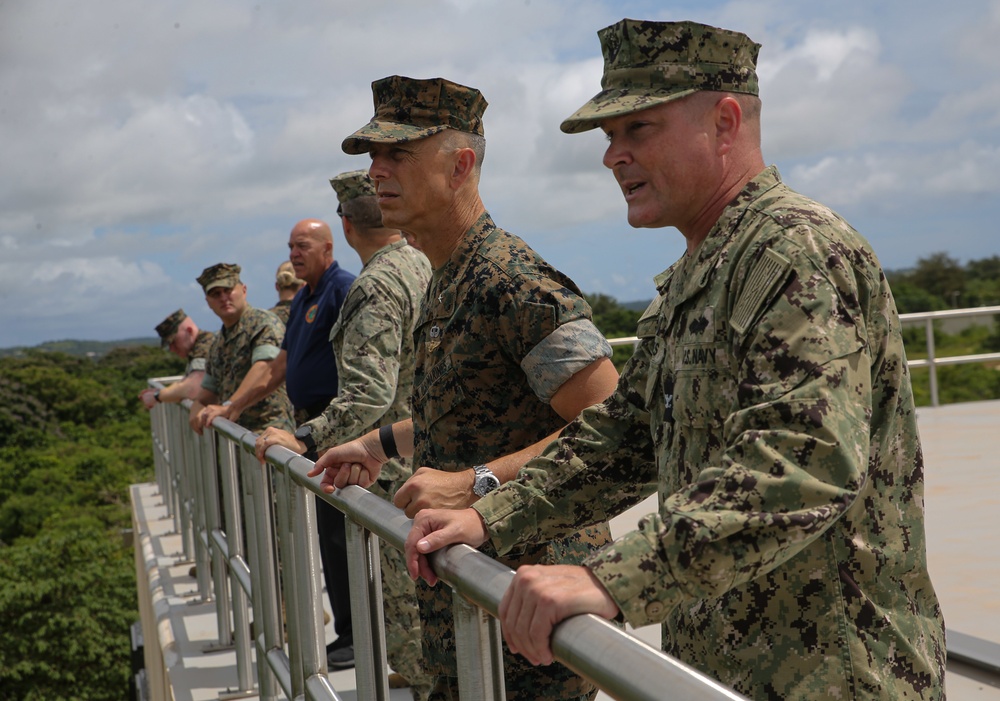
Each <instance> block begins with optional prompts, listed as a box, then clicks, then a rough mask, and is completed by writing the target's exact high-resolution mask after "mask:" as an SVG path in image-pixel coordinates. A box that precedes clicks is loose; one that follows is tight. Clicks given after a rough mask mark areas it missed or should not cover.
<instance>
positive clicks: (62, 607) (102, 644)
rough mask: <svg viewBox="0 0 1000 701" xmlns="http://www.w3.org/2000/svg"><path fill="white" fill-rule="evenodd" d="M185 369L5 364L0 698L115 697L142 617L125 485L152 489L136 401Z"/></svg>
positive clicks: (132, 363) (158, 360) (55, 358)
mask: <svg viewBox="0 0 1000 701" xmlns="http://www.w3.org/2000/svg"><path fill="white" fill-rule="evenodd" d="M182 370H183V363H182V362H181V361H179V360H178V359H176V358H174V357H173V356H170V355H168V354H166V353H164V352H163V351H161V350H160V349H159V348H156V347H149V346H146V347H130V348H122V349H117V350H112V351H110V352H108V353H107V354H106V355H104V356H103V357H101V358H100V359H98V360H91V359H89V358H86V357H82V358H81V357H74V356H70V355H65V354H62V353H50V352H42V351H38V350H34V351H28V352H25V353H22V354H19V355H18V356H16V357H15V356H9V357H3V358H0V699H2V700H4V701H6V700H7V699H10V700H14V699H18V700H22V699H46V700H48V699H86V700H91V699H93V700H97V699H123V698H126V697H127V695H128V689H129V675H130V673H131V666H130V661H129V660H130V652H131V650H130V638H129V627H130V626H131V624H132V623H133V622H134V621H135V620H137V618H138V609H137V605H136V599H135V597H136V588H135V573H134V560H133V553H132V550H131V547H130V546H128V545H126V543H125V540H124V539H123V537H122V534H123V531H124V530H125V529H127V528H128V527H129V526H130V517H129V505H128V501H127V499H128V497H127V495H128V487H129V485H130V484H134V483H138V482H147V481H149V480H150V479H151V478H152V452H151V450H150V443H149V418H148V415H147V414H146V412H145V410H144V409H142V408H141V406H140V405H139V402H138V400H137V399H136V394H137V392H138V391H139V389H141V388H142V387H143V386H144V384H145V381H146V378H148V377H156V376H164V375H174V374H177V373H178V372H181V371H182Z"/></svg>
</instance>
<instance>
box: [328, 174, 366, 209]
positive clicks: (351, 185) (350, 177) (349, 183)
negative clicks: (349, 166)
mask: <svg viewBox="0 0 1000 701" xmlns="http://www.w3.org/2000/svg"><path fill="white" fill-rule="evenodd" d="M330 187H332V188H333V189H334V191H335V192H336V193H337V202H339V203H340V204H344V203H345V202H348V201H350V200H353V199H356V198H358V197H369V196H372V197H373V196H374V195H375V184H374V183H372V179H371V178H370V177H368V171H367V170H350V171H347V172H346V173H341V174H340V175H335V176H334V177H332V178H330Z"/></svg>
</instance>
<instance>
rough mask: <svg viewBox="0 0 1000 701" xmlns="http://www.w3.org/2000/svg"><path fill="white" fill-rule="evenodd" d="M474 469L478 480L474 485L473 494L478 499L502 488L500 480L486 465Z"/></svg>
mask: <svg viewBox="0 0 1000 701" xmlns="http://www.w3.org/2000/svg"><path fill="white" fill-rule="evenodd" d="M472 469H473V470H475V471H476V478H475V480H474V481H473V483H472V493H473V494H475V495H476V496H477V497H484V496H486V495H487V494H489V493H490V492H492V491H493V490H494V489H496V488H497V487H499V486H500V480H498V479H497V476H496V475H494V474H493V470H491V469H490V468H488V467H486V465H476V466H475V467H474V468H472Z"/></svg>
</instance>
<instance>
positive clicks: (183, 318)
mask: <svg viewBox="0 0 1000 701" xmlns="http://www.w3.org/2000/svg"><path fill="white" fill-rule="evenodd" d="M156 333H157V335H158V336H159V337H160V345H161V346H162V347H163V349H164V350H169V351H170V352H171V353H173V354H174V355H176V356H177V357H178V358H181V359H183V360H186V361H188V362H187V366H186V367H185V368H184V379H183V380H181V381H179V382H175V383H173V384H172V385H169V386H167V387H164V388H163V389H153V388H152V387H147V388H146V389H144V390H142V391H141V392H139V399H141V400H142V404H143V406H144V407H146V408H147V409H152V408H153V407H154V406H155V405H156V404H157V403H161V402H162V403H165V404H167V403H177V402H180V401H183V400H185V399H193V398H194V397H195V396H197V394H198V390H199V389H200V388H201V379H202V377H203V376H204V375H205V363H206V362H207V359H208V350H209V348H211V347H212V340H213V339H214V338H215V334H214V333H212V332H211V331H201V330H199V329H198V325H197V324H196V323H195V321H194V319H192V318H191V317H189V316H188V315H187V314H185V313H184V310H183V309H178V310H177V311H175V312H174V313H173V314H171V315H170V316H168V317H167V318H166V319H164V320H163V321H161V322H160V323H159V324H157V325H156Z"/></svg>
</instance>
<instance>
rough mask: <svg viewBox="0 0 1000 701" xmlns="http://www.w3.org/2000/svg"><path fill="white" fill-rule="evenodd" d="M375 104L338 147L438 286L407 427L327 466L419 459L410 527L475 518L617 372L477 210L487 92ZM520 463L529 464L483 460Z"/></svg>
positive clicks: (580, 305)
mask: <svg viewBox="0 0 1000 701" xmlns="http://www.w3.org/2000/svg"><path fill="white" fill-rule="evenodd" d="M372 91H373V93H374V102H375V116H374V117H373V118H372V120H371V121H370V122H369V123H368V124H367V125H366V126H364V127H362V128H361V129H359V130H358V131H356V132H355V133H354V134H352V135H351V136H349V137H348V138H347V139H346V140H345V141H344V143H343V148H344V150H345V151H346V152H347V153H355V154H362V153H367V154H368V155H369V156H370V157H371V159H372V162H371V167H370V169H369V175H370V176H371V177H372V179H373V180H374V181H375V188H376V191H377V193H378V201H379V207H380V209H381V210H382V217H383V220H384V221H385V223H386V225H388V226H395V227H397V228H399V229H402V230H403V231H406V232H407V234H408V235H409V236H411V237H412V239H413V241H414V242H415V245H417V246H419V247H420V249H421V250H422V251H424V253H426V254H427V257H428V259H429V260H430V262H431V265H432V267H433V268H434V274H433V277H432V278H431V283H430V286H429V287H428V290H427V295H426V297H425V298H424V306H423V310H422V312H421V316H420V321H419V323H418V326H417V330H416V336H415V339H416V369H415V376H414V390H413V397H412V405H413V418H412V422H398V423H395V424H392V425H384V426H382V428H381V429H380V430H379V431H378V432H373V433H370V434H367V435H366V436H364V437H362V438H361V439H360V440H358V441H354V442H352V443H348V444H346V445H343V446H338V447H337V448H334V449H333V450H331V451H330V452H328V453H327V454H326V455H324V456H323V457H322V458H321V459H320V461H319V463H318V467H320V468H328V471H327V474H326V476H325V477H324V481H325V482H326V483H327V484H328V485H335V486H338V487H341V486H344V485H345V484H348V483H352V484H361V485H362V486H367V485H368V484H370V483H371V482H372V481H373V480H375V479H377V477H378V474H379V470H380V468H381V465H382V463H383V462H385V460H387V459H388V458H391V457H394V456H396V455H406V456H410V455H412V456H413V464H414V465H416V466H421V467H419V469H417V471H416V472H415V473H414V475H413V477H411V478H410V479H409V480H408V481H407V482H406V484H404V485H403V487H401V488H400V489H399V491H398V492H397V493H396V498H395V503H396V504H397V506H399V507H400V508H402V509H404V510H405V511H406V513H407V515H410V516H412V515H413V514H414V513H415V512H417V511H418V510H420V509H422V508H425V507H429V506H436V507H442V506H443V507H447V508H462V507H466V506H468V505H469V504H471V503H473V502H474V501H476V500H477V499H479V498H480V497H481V496H483V495H485V494H487V493H488V492H489V491H490V490H492V489H493V488H495V487H496V486H497V484H498V483H502V482H505V481H507V480H510V479H513V477H514V476H515V475H516V474H517V468H518V467H519V465H520V463H522V462H523V461H524V460H525V459H527V456H529V455H535V454H537V453H538V451H540V450H541V449H542V447H544V445H545V444H546V443H547V442H548V440H550V439H551V437H554V436H555V435H557V434H558V432H559V431H560V430H561V429H562V428H563V426H565V424H566V422H568V421H569V420H571V419H572V418H574V417H575V416H576V415H577V414H578V413H579V412H580V411H581V410H582V409H583V408H584V407H587V406H589V405H591V404H593V403H595V402H599V401H601V400H603V399H604V398H605V397H606V396H607V395H608V394H609V393H610V392H611V391H612V390H613V389H614V384H615V382H616V380H617V372H616V371H615V369H614V365H612V363H611V360H610V356H611V347H610V346H609V344H608V343H607V341H606V340H605V339H604V337H603V336H602V335H601V333H600V332H599V331H598V330H597V328H596V327H595V326H594V324H593V322H592V320H591V311H590V307H589V306H588V305H587V303H586V302H585V301H584V299H583V296H582V294H581V292H580V290H579V289H578V288H577V286H576V284H575V283H574V282H573V281H572V280H570V279H569V278H567V277H566V276H565V275H563V274H562V273H560V272H559V271H558V270H556V269H554V268H553V267H551V266H550V265H549V264H548V263H546V262H545V261H544V260H542V258H541V257H540V256H539V255H538V254H537V253H535V252H534V251H533V250H532V249H531V248H530V247H529V246H528V245H527V244H526V243H525V242H524V241H522V240H521V239H520V238H518V237H517V236H514V235H513V234H510V233H508V232H506V231H504V230H503V229H500V228H499V227H497V226H496V224H494V223H493V220H492V218H491V217H490V215H489V213H488V212H487V211H486V208H485V206H484V205H483V202H482V200H481V199H480V196H479V176H480V166H481V164H482V161H483V156H484V153H485V145H486V142H485V138H484V134H483V121H482V116H483V112H484V111H485V109H486V100H485V99H484V98H483V96H482V95H481V94H480V92H479V91H478V90H476V89H474V88H468V87H465V86H463V85H458V84H456V83H453V82H450V81H447V80H443V79H440V78H438V79H432V80H414V79H411V78H404V77H401V76H391V77H389V78H385V79H382V80H378V81H376V82H375V83H373V84H372ZM512 451H517V452H518V454H519V456H520V457H519V458H514V459H510V460H508V459H502V460H495V461H493V462H487V461H488V460H489V459H490V458H491V457H495V456H497V455H501V454H503V453H505V452H512ZM518 460H519V461H520V462H518ZM331 488H332V487H331ZM609 540H610V532H609V530H608V527H607V524H606V523H604V522H601V523H598V524H593V525H589V526H587V527H585V528H583V529H582V530H578V529H572V530H571V531H569V532H568V533H564V534H561V535H560V536H558V537H556V538H554V539H551V540H549V539H541V540H539V541H538V542H536V543H532V544H531V545H528V546H526V547H524V548H521V549H519V550H517V551H516V552H509V553H508V554H507V555H506V556H505V557H504V558H503V561H504V562H506V563H508V564H509V565H510V566H512V567H518V566H520V565H523V564H527V563H539V562H544V563H556V562H574V563H579V562H582V561H583V559H584V558H585V557H586V556H587V555H588V554H589V553H591V552H593V551H594V550H595V549H596V548H598V547H600V546H602V545H604V544H606V543H608V542H609ZM490 553H491V554H493V551H492V550H490ZM417 596H418V599H419V600H420V605H421V611H420V613H421V624H422V626H423V631H424V655H425V660H426V663H427V665H428V669H429V670H430V671H431V672H432V673H433V674H435V675H436V676H437V680H436V682H435V688H434V690H433V691H432V693H431V698H432V699H454V698H457V696H458V684H457V675H458V671H457V669H456V662H455V640H454V630H453V626H452V620H451V611H452V609H451V592H450V591H448V590H446V589H445V588H443V587H439V588H436V589H435V588H431V587H428V586H427V585H426V584H424V583H423V582H420V583H419V585H418V591H417ZM504 673H505V678H506V694H507V698H508V699H510V700H511V701H515V700H519V699H549V700H554V699H581V698H590V697H592V696H593V695H594V694H595V693H596V690H595V688H594V686H593V685H592V684H590V683H589V682H586V681H584V680H583V679H581V678H580V677H578V676H577V675H575V674H573V673H572V672H570V671H569V670H568V669H567V668H565V667H563V666H561V665H552V666H550V667H545V668H533V667H532V666H531V665H528V664H526V663H525V660H524V659H522V658H518V657H516V656H514V655H511V654H509V653H505V655H504Z"/></svg>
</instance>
